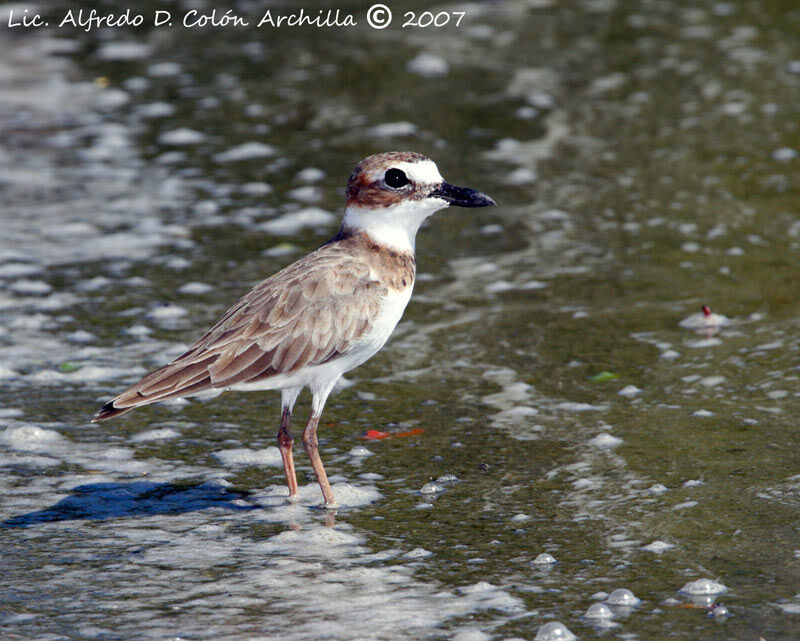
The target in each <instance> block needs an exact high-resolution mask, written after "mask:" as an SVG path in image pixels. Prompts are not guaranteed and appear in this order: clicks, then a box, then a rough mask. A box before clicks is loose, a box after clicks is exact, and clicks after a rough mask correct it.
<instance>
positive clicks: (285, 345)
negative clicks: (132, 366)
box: [92, 245, 387, 421]
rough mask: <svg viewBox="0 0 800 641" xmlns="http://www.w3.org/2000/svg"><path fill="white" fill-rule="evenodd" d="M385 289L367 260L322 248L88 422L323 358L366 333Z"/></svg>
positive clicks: (294, 368) (253, 379) (238, 306)
mask: <svg viewBox="0 0 800 641" xmlns="http://www.w3.org/2000/svg"><path fill="white" fill-rule="evenodd" d="M386 294H387V289H386V287H385V286H384V285H381V283H380V282H378V281H377V280H375V279H373V278H371V277H370V269H369V266H368V265H366V264H364V263H363V262H359V261H354V260H353V258H352V256H349V255H347V254H343V253H342V252H341V251H339V250H338V249H337V247H336V245H324V246H323V247H321V248H320V249H318V250H317V251H315V252H313V253H311V254H309V255H308V256H306V257H305V258H302V259H301V260H299V261H297V262H296V263H293V264H291V265H289V266H288V267H286V268H285V269H283V270H282V271H280V272H278V273H277V274H275V275H274V276H271V277H270V278H268V279H267V280H265V281H263V282H261V283H260V284H259V285H257V286H256V287H254V288H253V289H252V290H251V291H250V292H248V293H247V294H246V295H245V296H244V297H243V298H242V299H241V300H240V301H239V302H238V303H236V305H234V306H233V307H231V309H229V310H228V311H227V312H226V313H225V315H224V316H223V317H222V318H221V319H220V320H219V321H218V322H217V324H216V325H214V327H212V328H211V329H210V330H209V331H208V332H206V334H205V335H204V336H203V337H202V338H200V340H198V341H197V342H196V343H195V344H194V345H192V346H191V347H190V348H189V349H188V350H187V351H186V352H184V353H183V354H181V355H180V356H179V357H178V358H176V359H175V360H174V361H172V362H171V363H169V364H167V365H165V366H163V367H161V368H159V369H157V370H155V371H154V372H152V373H150V374H148V375H147V376H145V377H144V378H143V379H142V380H140V381H139V382H138V383H136V384H135V385H133V386H131V387H130V388H128V389H127V390H125V391H124V392H123V393H122V394H120V395H119V396H117V397H116V398H115V399H114V400H112V401H111V402H109V403H107V404H106V405H104V406H103V407H102V408H101V409H100V411H99V412H98V413H97V414H96V415H95V416H94V418H93V419H92V420H93V421H100V420H103V419H106V418H111V417H112V416H117V415H119V414H122V413H124V412H127V411H130V410H132V409H133V408H135V407H137V406H139V405H146V404H149V403H154V402H156V401H160V400H164V399H168V398H177V397H181V396H188V395H191V394H196V393H198V392H201V391H204V390H208V389H220V388H226V387H230V386H231V385H235V384H237V383H246V382H259V381H264V380H266V379H269V378H270V377H273V376H276V375H279V374H290V373H292V372H295V371H297V370H299V369H301V368H303V367H306V366H309V365H318V364H321V363H325V362H328V361H330V360H332V359H335V358H336V357H337V356H339V355H340V354H343V353H345V352H346V351H348V350H349V349H350V348H351V346H352V345H354V344H355V343H357V342H358V341H359V340H360V339H361V338H362V337H363V336H364V335H365V334H367V333H368V332H369V330H370V328H371V323H370V319H373V318H375V316H377V314H378V311H379V309H380V305H381V299H382V298H383V297H385V296H386Z"/></svg>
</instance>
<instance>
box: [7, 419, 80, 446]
mask: <svg viewBox="0 0 800 641" xmlns="http://www.w3.org/2000/svg"><path fill="white" fill-rule="evenodd" d="M63 442H64V437H63V436H61V434H59V433H58V432H56V431H54V430H48V429H44V428H42V427H38V426H36V425H31V424H27V423H26V424H23V425H15V426H10V427H7V428H6V429H4V430H3V431H2V432H0V443H4V444H5V445H8V446H9V447H13V448H14V449H17V450H23V451H27V452H38V451H41V450H45V449H48V448H50V447H52V446H53V445H55V444H59V445H60V444H61V443H63Z"/></svg>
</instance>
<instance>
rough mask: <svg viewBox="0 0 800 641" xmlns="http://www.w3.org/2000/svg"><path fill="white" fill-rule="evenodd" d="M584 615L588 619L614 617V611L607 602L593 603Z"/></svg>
mask: <svg viewBox="0 0 800 641" xmlns="http://www.w3.org/2000/svg"><path fill="white" fill-rule="evenodd" d="M583 616H584V617H585V618H587V619H612V618H614V612H613V611H612V610H611V608H609V607H608V606H607V605H606V604H605V603H592V605H590V606H589V609H588V610H586V612H584V613H583Z"/></svg>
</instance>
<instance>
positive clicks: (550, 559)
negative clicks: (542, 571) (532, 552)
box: [533, 552, 557, 565]
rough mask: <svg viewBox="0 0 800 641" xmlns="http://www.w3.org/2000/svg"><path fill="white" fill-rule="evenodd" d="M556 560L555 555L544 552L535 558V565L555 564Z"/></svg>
mask: <svg viewBox="0 0 800 641" xmlns="http://www.w3.org/2000/svg"><path fill="white" fill-rule="evenodd" d="M556 562H557V561H556V559H555V557H554V556H553V555H552V554H549V553H548V552H542V553H541V554H540V555H539V556H537V557H536V558H535V559H534V560H533V564H534V565H553V564H554V563H556Z"/></svg>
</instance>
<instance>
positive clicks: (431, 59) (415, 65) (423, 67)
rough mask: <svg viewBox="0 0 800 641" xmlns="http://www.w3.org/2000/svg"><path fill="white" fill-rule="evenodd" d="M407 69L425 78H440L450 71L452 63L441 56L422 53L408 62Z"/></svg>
mask: <svg viewBox="0 0 800 641" xmlns="http://www.w3.org/2000/svg"><path fill="white" fill-rule="evenodd" d="M406 69H408V70H409V71H410V72H411V73H415V74H417V75H418V76H422V77H423V78H440V77H442V76H446V75H447V73H448V72H449V71H450V63H448V62H447V60H445V59H444V58H442V57H441V56H437V55H434V54H430V53H421V54H419V55H418V56H417V57H415V58H412V59H411V60H409V61H408V62H407V63H406Z"/></svg>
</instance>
